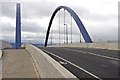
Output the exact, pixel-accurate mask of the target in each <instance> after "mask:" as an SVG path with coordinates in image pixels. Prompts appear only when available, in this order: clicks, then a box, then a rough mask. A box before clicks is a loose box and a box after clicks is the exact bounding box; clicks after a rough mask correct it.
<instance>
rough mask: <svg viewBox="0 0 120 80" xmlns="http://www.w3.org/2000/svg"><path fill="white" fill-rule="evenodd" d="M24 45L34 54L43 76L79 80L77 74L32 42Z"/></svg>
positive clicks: (33, 56)
mask: <svg viewBox="0 0 120 80" xmlns="http://www.w3.org/2000/svg"><path fill="white" fill-rule="evenodd" d="M23 47H25V48H26V49H27V50H28V52H29V53H30V55H31V56H32V58H33V60H34V62H35V64H36V67H37V70H38V72H39V74H40V77H41V78H74V79H75V80H78V78H77V77H76V76H74V75H73V74H72V73H71V72H69V71H68V70H67V69H65V68H64V67H63V66H62V65H61V64H60V63H58V62H57V61H55V60H54V59H53V58H51V57H50V56H49V55H47V54H46V53H44V52H43V51H42V50H40V49H39V48H37V47H35V46H33V45H30V44H24V45H23Z"/></svg>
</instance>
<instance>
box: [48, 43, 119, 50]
mask: <svg viewBox="0 0 120 80" xmlns="http://www.w3.org/2000/svg"><path fill="white" fill-rule="evenodd" d="M119 45H120V43H119V44H118V43H69V44H60V45H59V44H58V45H51V46H48V47H82V48H98V49H110V50H120V49H119V47H118V46H119Z"/></svg>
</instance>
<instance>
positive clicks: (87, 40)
mask: <svg viewBox="0 0 120 80" xmlns="http://www.w3.org/2000/svg"><path fill="white" fill-rule="evenodd" d="M62 8H63V9H65V10H67V11H68V12H69V13H70V14H71V16H72V17H73V19H74V20H75V22H76V24H77V25H78V27H79V30H80V32H81V33H82V35H83V38H84V40H85V42H86V43H93V41H92V39H91V38H90V36H89V34H88V32H87V31H86V29H85V27H84V25H83V23H82V22H81V20H80V19H79V17H78V16H77V14H76V13H75V12H74V11H73V10H72V9H71V8H69V7H67V6H59V7H57V8H56V9H55V11H54V12H53V14H52V17H51V19H50V22H49V25H48V29H47V33H46V40H45V47H46V46H47V41H48V37H49V32H50V28H51V25H52V21H53V19H54V17H55V15H56V13H57V12H58V11H59V10H60V9H62Z"/></svg>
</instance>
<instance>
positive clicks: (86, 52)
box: [64, 48, 120, 61]
mask: <svg viewBox="0 0 120 80" xmlns="http://www.w3.org/2000/svg"><path fill="white" fill-rule="evenodd" d="M64 49H66V48H64ZM66 50H72V51H76V52H81V53H85V54H91V55H94V56H99V57H103V58H107V59H112V60H117V61H118V60H120V59H118V58H114V57H109V56H104V55H99V54H95V53H91V52H84V51H79V50H74V49H66Z"/></svg>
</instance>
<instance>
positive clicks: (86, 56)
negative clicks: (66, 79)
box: [40, 47, 120, 79]
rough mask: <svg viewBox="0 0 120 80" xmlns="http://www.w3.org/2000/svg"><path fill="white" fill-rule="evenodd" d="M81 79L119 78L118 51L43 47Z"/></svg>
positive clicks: (119, 60)
mask: <svg viewBox="0 0 120 80" xmlns="http://www.w3.org/2000/svg"><path fill="white" fill-rule="evenodd" d="M40 49H42V50H43V51H44V52H46V53H47V54H48V55H50V56H51V57H53V58H54V59H55V60H56V61H58V62H59V63H60V64H61V65H63V66H64V67H65V68H67V69H68V70H69V71H70V72H72V73H73V74H74V75H75V76H76V77H78V78H79V79H84V78H97V79H103V78H118V76H120V74H119V73H118V69H120V65H118V64H119V63H120V59H119V58H118V51H116V50H105V49H88V48H59V47H41V48H40Z"/></svg>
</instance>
